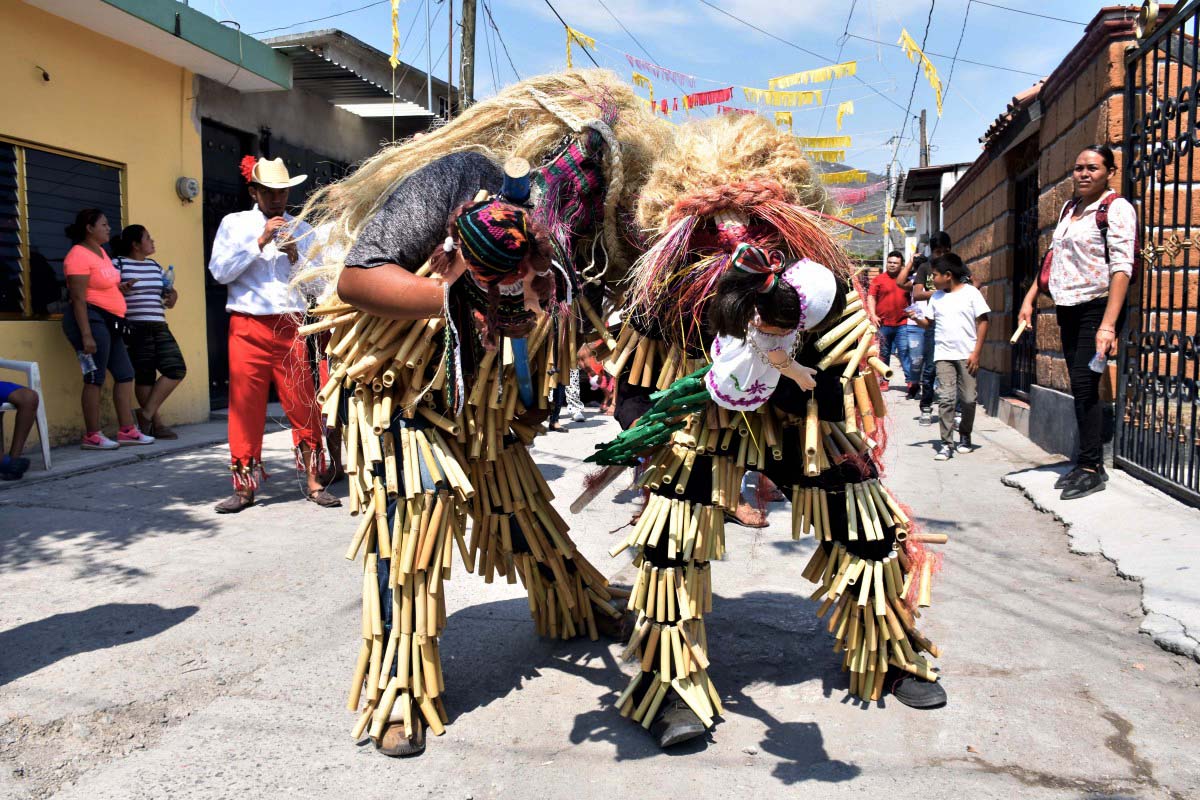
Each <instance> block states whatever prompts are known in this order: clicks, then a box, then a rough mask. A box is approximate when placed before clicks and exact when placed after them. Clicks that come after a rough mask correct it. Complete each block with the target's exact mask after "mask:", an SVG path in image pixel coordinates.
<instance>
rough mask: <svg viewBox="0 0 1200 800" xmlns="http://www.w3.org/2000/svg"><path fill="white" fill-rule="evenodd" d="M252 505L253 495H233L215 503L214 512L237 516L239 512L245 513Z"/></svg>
mask: <svg viewBox="0 0 1200 800" xmlns="http://www.w3.org/2000/svg"><path fill="white" fill-rule="evenodd" d="M252 505H254V495H250V496H249V497H246V496H245V495H240V494H237V493H234V494H233V495H231V496H230V497H227V498H225V499H224V500H222V501H221V502H219V503H217V505H216V507H215V509H214V510H215V511H216V512H217V513H218V514H237V513H238V512H239V511H245V510H246V509H247V508H249V507H250V506H252Z"/></svg>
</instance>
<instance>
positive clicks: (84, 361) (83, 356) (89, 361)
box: [75, 350, 96, 375]
mask: <svg viewBox="0 0 1200 800" xmlns="http://www.w3.org/2000/svg"><path fill="white" fill-rule="evenodd" d="M75 356H76V357H77V358H78V359H79V368H80V369H81V370H83V374H84V375H91V374H92V373H93V372H95V371H96V359H94V358H92V354H91V353H85V352H83V351H82V350H76V351H75Z"/></svg>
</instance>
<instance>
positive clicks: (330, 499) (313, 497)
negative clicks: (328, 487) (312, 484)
mask: <svg viewBox="0 0 1200 800" xmlns="http://www.w3.org/2000/svg"><path fill="white" fill-rule="evenodd" d="M305 499H306V500H308V502H310V503H316V504H317V505H319V506H320V507H321V508H338V507H339V506H341V504H342V501H341V500H339V499H337V498H336V497H334V496H333V495H331V494H330V493H329V492H327V491H325V490H324V489H317V490H316V491H315V492H309V493H308V494H307V495H306V496H305Z"/></svg>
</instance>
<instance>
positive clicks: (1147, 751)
mask: <svg viewBox="0 0 1200 800" xmlns="http://www.w3.org/2000/svg"><path fill="white" fill-rule="evenodd" d="M892 397H893V398H896V397H898V395H897V393H893V394H892ZM895 405H896V407H895V413H894V414H893V420H894V423H893V425H894V427H893V430H892V441H893V445H892V450H891V452H890V455H889V459H888V467H889V471H888V475H889V478H888V479H889V483H890V485H892V486H893V487H894V488H895V490H896V491H897V492H898V493H899V494H900V495H901V497H902V498H903V499H905V500H907V501H908V502H910V503H911V504H912V505H913V506H914V507H916V508H917V509H918V511H919V514H920V515H921V516H922V517H923V518H924V520H925V522H926V524H927V526H928V527H929V529H931V530H934V531H944V532H946V533H948V534H949V535H950V537H951V544H950V545H948V546H946V547H945V548H944V552H945V553H946V567H945V570H944V573H943V575H942V576H941V580H940V581H939V582H938V583H937V584H936V586H935V592H934V602H935V606H934V608H933V609H931V610H930V611H929V612H928V613H927V616H926V624H925V627H926V629H927V632H928V633H929V634H931V635H932V637H933V638H934V639H935V641H937V642H939V643H940V644H941V645H942V646H943V649H944V650H945V655H944V657H943V658H942V660H941V668H942V670H943V674H944V676H945V677H944V680H945V686H946V688H947V690H948V691H949V693H950V704H949V706H948V707H946V708H945V709H942V710H939V711H933V712H918V711H914V710H911V709H908V708H905V707H904V706H901V705H899V704H897V703H895V702H893V701H890V700H885V702H884V703H883V704H882V707H871V708H864V707H862V706H859V705H855V704H854V703H851V702H850V701H849V700H848V699H847V697H846V695H845V692H844V690H843V686H844V681H843V678H842V675H841V673H840V672H839V671H838V660H837V657H836V656H835V655H834V654H833V653H832V651H831V640H830V638H829V636H828V635H827V634H825V633H824V631H823V630H818V629H817V625H816V622H815V620H814V617H813V613H812V612H813V608H814V604H813V603H811V602H810V601H808V600H807V595H808V593H809V592H810V591H811V587H810V586H809V585H808V584H807V583H806V582H805V581H804V580H803V579H802V578H801V577H800V571H801V569H802V568H803V566H804V564H805V561H806V560H807V556H808V553H809V552H810V551H811V547H812V545H811V543H810V542H808V541H804V542H799V543H794V542H792V541H791V540H790V538H789V536H788V533H787V531H788V530H789V528H788V523H787V509H786V506H783V505H777V506H774V507H773V511H772V514H771V519H772V523H773V525H772V527H771V528H770V529H768V530H765V531H749V530H745V529H741V528H732V529H731V530H730V533H729V537H728V545H729V556H728V558H727V560H726V561H725V562H724V563H722V564H719V565H717V566H716V567H715V570H714V572H715V577H714V583H715V587H714V588H715V593H716V595H717V597H716V598H715V600H714V606H715V613H714V614H713V615H712V616H711V617H710V629H709V630H710V634H709V641H710V646H711V648H712V655H713V658H714V661H715V665H714V668H713V670H712V674H713V676H714V680H715V681H716V682H717V685H718V687H719V688H720V689H721V691H722V692H723V694H724V696H725V698H726V701H725V704H726V708H727V715H726V717H725V719H724V720H723V721H722V722H721V723H720V724H719V725H718V727H717V729H716V731H715V734H714V736H713V737H712V739H711V740H710V741H708V742H700V743H696V744H695V745H694V746H688V747H686V748H685V749H683V750H681V751H678V752H674V753H671V754H670V755H664V754H662V753H660V752H658V751H657V750H656V748H655V747H654V745H653V744H652V743H651V741H650V739H649V737H648V736H647V735H646V734H645V733H644V732H643V731H642V730H640V729H638V728H635V727H634V726H632V725H631V724H630V723H628V722H627V721H626V720H622V719H620V718H619V717H618V716H617V714H616V712H615V711H614V710H613V709H612V708H611V707H610V703H611V701H612V699H613V698H614V697H615V695H616V694H617V693H618V692H619V691H620V690H621V688H623V686H624V684H625V678H624V676H623V674H622V673H623V670H624V671H627V670H628V669H629V668H628V667H627V666H624V665H621V664H619V663H618V662H617V653H618V651H619V647H618V646H617V645H615V644H612V643H591V642H586V641H583V642H575V643H570V644H561V643H555V642H547V641H542V640H539V639H537V638H536V637H535V636H534V635H533V632H532V628H531V624H530V621H529V618H528V609H527V606H526V603H525V600H524V595H523V593H522V592H521V591H520V589H519V587H513V586H507V585H504V584H503V583H496V584H492V585H485V584H484V583H483V581H482V579H480V578H477V577H475V576H473V575H467V574H465V573H463V572H462V570H461V565H459V564H456V565H455V575H454V578H453V580H452V582H451V583H450V585H449V589H450V591H449V592H448V598H449V606H450V607H449V614H450V618H449V628H448V631H447V633H446V636H445V638H444V641H443V645H442V651H443V658H444V660H445V673H446V682H447V685H448V687H449V692H450V694H449V697H448V706H449V710H450V713H451V715H452V719H453V722H452V724H451V725H450V727H449V728H448V731H447V734H446V735H445V736H443V737H441V738H436V739H435V738H431V740H430V745H429V750H428V752H427V753H426V754H425V755H424V756H422V757H421V758H419V759H414V760H404V761H395V760H390V759H385V758H381V757H379V756H378V755H377V754H376V753H374V752H373V748H371V747H370V746H369V745H362V744H356V743H355V742H353V741H352V740H351V739H350V736H349V730H350V727H351V724H352V719H351V715H350V714H349V713H348V712H346V711H345V710H344V708H343V706H344V701H345V693H346V691H347V689H348V686H349V676H350V670H351V666H352V662H353V659H354V656H355V653H356V652H357V648H358V633H357V630H358V614H359V612H358V600H357V598H356V594H357V589H356V587H357V586H358V585H359V584H358V580H359V579H358V578H357V577H356V570H355V567H354V566H353V565H351V564H350V563H349V562H346V561H344V560H343V559H342V553H343V551H344V550H345V546H346V542H347V540H348V539H349V537H350V535H351V533H352V529H353V526H352V524H351V521H350V519H349V517H348V516H347V515H346V514H345V513H344V510H337V511H326V510H322V509H319V508H317V507H316V506H314V505H312V504H308V503H304V502H302V501H300V500H299V499H298V492H297V490H296V487H295V484H294V483H293V482H292V479H291V477H290V475H291V473H290V471H289V470H288V468H287V466H288V458H289V456H288V454H287V449H286V448H287V445H288V444H289V442H290V437H289V436H288V434H286V433H283V432H276V433H272V434H271V435H270V436H269V437H268V445H269V452H268V468H269V469H270V468H272V467H273V469H272V472H274V473H275V474H274V477H273V479H272V481H271V482H270V483H269V484H268V488H267V489H266V490H265V491H264V492H263V495H262V497H263V500H264V502H263V503H262V504H261V505H260V506H259V507H257V508H254V509H251V510H249V511H247V512H245V513H243V514H241V515H238V516H235V517H218V516H216V515H215V514H213V512H212V511H211V507H212V504H213V503H214V502H215V501H216V500H218V499H220V498H221V497H222V496H223V495H224V493H225V492H226V491H227V488H228V483H227V481H225V480H224V479H223V478H222V473H223V471H224V469H225V466H224V465H225V454H224V450H223V449H222V448H220V447H217V448H204V449H199V450H193V451H190V452H186V453H179V454H174V455H170V456H167V457H164V458H161V459H157V460H150V461H142V462H138V463H135V464H130V465H126V466H120V467H114V468H112V469H109V470H104V471H99V472H93V473H89V474H85V475H79V476H75V477H69V478H64V479H62V480H55V481H48V482H43V483H39V484H34V485H30V486H28V487H21V488H19V489H16V490H12V491H7V492H4V493H3V494H2V495H0V598H3V600H2V601H0V797H21V798H24V797H35V798H41V797H49V796H54V797H57V798H64V799H65V798H89V799H94V798H161V797H166V796H172V797H186V798H193V797H194V798H230V797H266V796H272V795H279V794H282V793H287V794H288V795H289V796H293V797H355V798H385V797H387V798H391V797H396V796H406V797H425V796H428V797H438V798H468V797H473V798H476V799H479V798H493V797H497V798H498V797H505V798H513V797H518V798H520V797H533V796H536V797H539V798H556V797H571V798H573V800H574V799H577V800H587V799H589V798H598V799H599V798H604V799H605V800H608V799H609V798H617V797H622V798H634V797H661V796H665V795H667V794H670V795H672V796H676V797H683V796H689V795H690V796H694V797H715V796H718V795H719V796H729V795H730V793H733V794H734V795H736V796H738V797H750V796H754V797H784V796H787V797H794V796H797V792H798V791H804V792H808V793H809V796H811V797H820V798H840V797H845V796H851V795H858V794H860V793H861V794H862V795H863V796H868V795H869V796H877V797H882V796H891V797H911V796H920V797H922V798H925V799H926V800H933V799H936V798H972V800H974V799H976V798H992V797H995V798H1005V799H1006V800H1008V798H1013V797H1022V798H1051V797H1054V798H1060V797H1070V798H1101V797H1137V798H1158V797H1172V798H1190V797H1197V796H1200V755H1197V744H1198V743H1200V742H1197V738H1196V730H1197V725H1196V720H1197V719H1198V718H1200V691H1198V690H1197V686H1198V684H1200V665H1197V664H1196V663H1194V662H1192V661H1190V660H1187V659H1184V658H1180V657H1178V656H1174V655H1171V654H1169V653H1166V652H1163V651H1161V650H1159V649H1158V648H1157V647H1155V646H1154V644H1153V643H1152V642H1151V641H1150V639H1149V638H1148V637H1146V636H1143V635H1139V634H1138V633H1137V629H1138V625H1139V623H1140V621H1141V616H1142V615H1141V608H1140V604H1139V592H1138V587H1137V586H1136V585H1135V584H1132V583H1129V582H1126V581H1123V580H1121V579H1119V578H1117V577H1115V576H1114V573H1113V570H1112V567H1111V565H1110V564H1109V563H1108V562H1106V561H1104V560H1103V559H1100V558H1098V557H1082V556H1078V555H1072V554H1070V553H1069V552H1068V550H1067V543H1066V537H1065V535H1064V533H1063V530H1062V526H1061V525H1059V524H1057V523H1055V522H1054V521H1053V519H1052V518H1051V517H1049V516H1047V515H1044V514H1041V513H1039V512H1037V511H1035V510H1034V509H1033V508H1032V507H1031V506H1030V505H1029V504H1028V502H1027V501H1026V500H1025V499H1024V497H1023V496H1022V495H1021V494H1020V493H1019V492H1018V491H1016V490H1014V489H1010V488H1007V487H1005V486H1003V485H1002V484H1001V482H1000V479H1001V477H1002V476H1003V475H1004V474H1005V473H1007V472H1009V471H1012V470H1014V469H1019V468H1023V467H1026V466H1029V465H1030V464H1031V463H1033V462H1034V461H1036V460H1037V459H1038V458H1039V457H1043V458H1044V455H1043V454H1041V451H1038V450H1036V449H1035V448H1033V447H1032V446H1031V445H1029V444H1028V443H1027V442H1026V441H1024V440H1023V439H1021V437H1019V436H1018V435H1017V434H1015V433H1013V432H1012V431H1010V430H1008V429H1006V428H1004V427H1003V426H1001V425H1000V424H999V423H997V422H996V421H994V420H990V419H986V418H983V419H981V422H980V427H981V430H979V431H978V432H977V436H976V440H977V442H978V443H980V444H981V445H982V448H981V449H980V450H979V451H978V452H975V453H973V454H970V455H967V456H962V457H958V458H955V459H954V460H953V461H951V462H949V463H947V464H935V463H934V462H933V461H932V459H931V451H930V450H929V447H928V440H929V438H930V436H931V432H932V431H933V430H934V429H932V428H919V427H917V425H916V424H915V422H914V420H913V417H914V415H915V412H916V407H915V405H914V404H912V403H907V402H905V401H903V400H900V401H899V402H897V403H896V404H895ZM613 429H614V426H613V423H612V421H611V420H603V419H601V418H595V417H594V418H589V420H588V421H587V422H585V423H582V424H579V425H576V426H573V428H572V430H571V432H570V433H568V434H551V435H548V436H547V437H545V438H544V439H542V440H539V442H541V446H540V447H539V449H538V452H537V454H536V457H537V459H538V461H539V463H541V464H542V465H543V469H544V471H545V473H546V476H547V478H549V479H550V481H551V485H552V487H553V489H554V491H555V492H556V493H557V494H558V496H559V500H560V501H562V502H563V503H564V505H565V504H566V503H568V502H569V501H570V500H571V499H572V498H573V497H574V495H575V494H576V493H577V491H578V489H579V486H580V483H581V480H582V477H583V476H584V475H585V474H586V472H587V470H586V469H585V468H584V467H583V466H582V465H581V464H580V462H579V459H580V458H581V457H583V456H585V455H586V454H587V453H589V452H590V451H591V448H592V444H593V443H594V442H595V441H598V440H599V439H600V438H601V437H605V436H608V435H611V432H612V430H613ZM618 489H620V485H617V486H614V487H612V488H611V489H610V491H609V492H608V493H607V494H606V495H604V496H603V497H602V498H601V500H599V501H597V502H596V503H594V504H593V506H592V507H590V508H589V509H588V510H587V511H586V512H585V513H584V514H583V515H580V516H579V517H576V518H575V519H574V520H573V524H574V525H575V535H576V540H577V542H578V543H579V545H580V547H581V549H582V551H583V552H584V553H585V554H586V555H587V556H588V557H589V558H591V559H592V560H593V561H594V563H596V564H598V565H600V566H601V567H602V569H604V570H605V571H606V572H608V573H609V574H618V577H620V572H621V571H623V572H624V574H626V575H628V574H629V570H628V566H629V565H628V560H627V558H625V557H622V559H620V560H618V561H616V562H610V561H609V559H608V557H607V555H606V553H605V551H606V550H607V548H608V546H609V544H610V542H611V540H612V537H611V536H610V534H609V530H610V529H612V528H615V527H617V526H618V525H620V524H621V523H622V522H623V521H624V520H626V519H627V518H628V515H629V513H630V511H631V508H632V507H631V505H630V499H631V498H630V495H629V494H628V492H618V491H617V490H618Z"/></svg>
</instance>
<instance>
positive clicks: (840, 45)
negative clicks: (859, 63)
mask: <svg viewBox="0 0 1200 800" xmlns="http://www.w3.org/2000/svg"><path fill="white" fill-rule="evenodd" d="M857 5H858V0H853V1H852V2H851V3H850V11H849V13H847V14H846V26H845V27H844V28H843V29H842V38H840V39H838V51H837V61H838V63H839V64H840V63H841V61H842V51H843V50H845V49H846V39H847V34H849V33H850V22H851V20H853V19H854V9H855V7H856V6H857ZM833 81H834V79H833V77H832V76H831V77H830V78H829V82H828V83H827V84H825V91H826V92H828V93H829V95H830V97H832V96H833ZM827 108H829V103H828V102H825V103H821V118H820V119H818V120H817V136H820V135H821V126H822V125H824V124H825V109H827Z"/></svg>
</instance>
